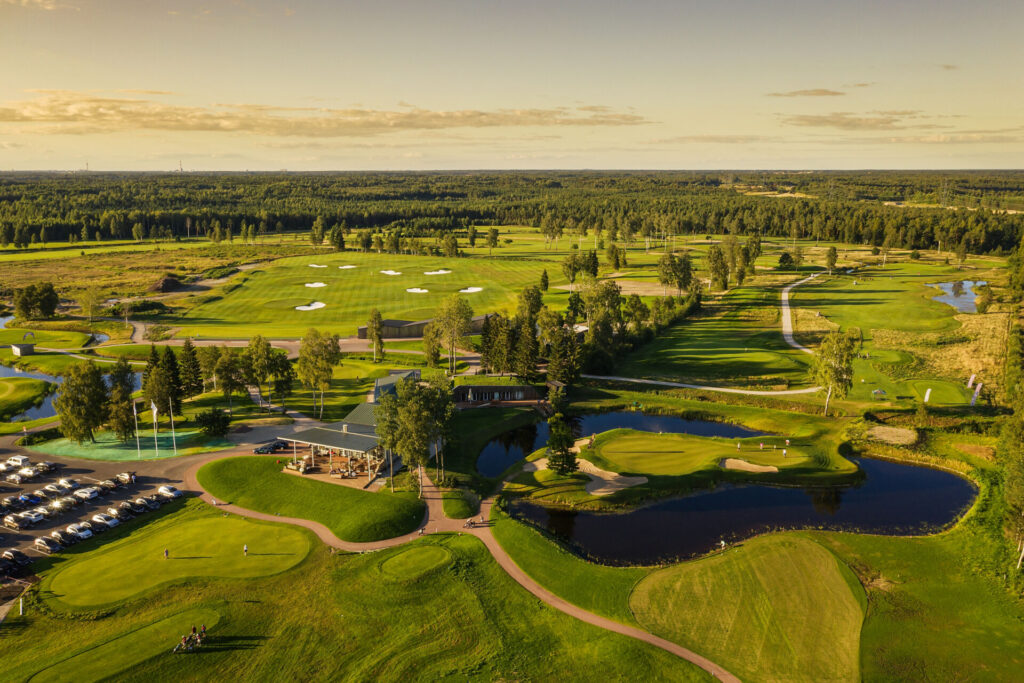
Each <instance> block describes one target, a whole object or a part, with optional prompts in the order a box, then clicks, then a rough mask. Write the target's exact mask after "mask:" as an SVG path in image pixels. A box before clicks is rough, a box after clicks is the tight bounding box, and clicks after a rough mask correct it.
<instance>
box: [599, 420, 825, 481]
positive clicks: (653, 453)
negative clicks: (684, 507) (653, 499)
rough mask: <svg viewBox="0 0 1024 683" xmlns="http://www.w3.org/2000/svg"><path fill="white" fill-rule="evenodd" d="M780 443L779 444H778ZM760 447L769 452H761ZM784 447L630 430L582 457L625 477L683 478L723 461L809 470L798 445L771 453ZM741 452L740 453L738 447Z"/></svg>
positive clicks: (602, 440) (609, 436)
mask: <svg viewBox="0 0 1024 683" xmlns="http://www.w3.org/2000/svg"><path fill="white" fill-rule="evenodd" d="M776 442H777V443H776ZM760 443H765V444H766V445H767V446H768V448H767V449H765V450H761V448H760ZM779 443H784V439H782V438H780V437H755V438H748V439H718V438H708V437H700V436H692V435H688V434H653V433H651V432H638V431H633V430H629V429H616V430H612V431H610V432H605V433H604V434H602V435H601V436H600V437H598V439H596V440H595V443H594V450H593V451H587V450H584V451H583V453H582V457H585V458H587V459H589V460H591V461H592V462H593V463H594V464H595V465H598V466H599V467H602V468H603V469H608V470H611V471H613V472H619V473H625V474H652V475H661V476H682V475H685V474H691V473H693V472H696V471H698V470H703V469H714V468H717V467H718V463H719V461H720V460H722V459H724V458H741V459H743V460H746V461H748V462H751V463H754V464H757V465H774V466H775V467H778V468H779V469H780V470H782V469H785V468H786V467H798V466H806V465H807V464H808V462H809V461H810V460H811V458H810V457H809V456H808V455H807V454H806V453H805V452H804V451H803V449H802V448H800V447H799V446H798V445H794V446H790V447H788V448H787V449H786V451H787V453H786V457H783V455H782V453H783V448H782V447H780V448H777V449H775V450H772V449H771V445H772V444H776V445H778V444H779ZM737 444H739V445H740V448H739V449H737V448H736V445H737Z"/></svg>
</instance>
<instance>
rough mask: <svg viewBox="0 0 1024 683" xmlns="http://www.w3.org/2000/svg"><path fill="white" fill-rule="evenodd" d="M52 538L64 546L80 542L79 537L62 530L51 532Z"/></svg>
mask: <svg viewBox="0 0 1024 683" xmlns="http://www.w3.org/2000/svg"><path fill="white" fill-rule="evenodd" d="M50 538H52V539H53V540H55V541H57V543H60V544H61V545H63V546H68V545H71V544H72V543H77V542H78V536H75V535H73V534H70V533H68V532H67V531H61V530H60V529H55V530H54V531H51V532H50Z"/></svg>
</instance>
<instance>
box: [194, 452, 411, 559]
mask: <svg viewBox="0 0 1024 683" xmlns="http://www.w3.org/2000/svg"><path fill="white" fill-rule="evenodd" d="M286 459H287V458H275V457H273V456H267V457H259V456H253V457H238V458H227V459H225V460H217V461H214V462H211V463H208V464H206V465H204V466H203V467H202V468H201V469H200V470H199V475H198V476H199V483H200V484H201V485H202V486H203V488H204V489H206V490H207V491H208V492H209V493H210V494H211V495H212V496H214V497H215V498H217V499H219V500H223V501H227V502H230V503H234V504H235V505H240V506H242V507H244V508H248V509H250V510H257V511H259V512H267V513H270V514H279V515H282V516H285V517H299V518H302V519H311V520H313V521H315V522H320V523H321V524H323V525H324V526H326V527H327V528H328V529H330V530H331V531H332V532H334V534H335V535H336V536H337V537H338V538H340V539H341V540H343V541H359V542H366V541H379V540H382V539H385V538H393V537H395V536H401V535H402V534H407V533H409V532H410V531H413V530H414V529H415V528H416V527H418V526H419V525H420V523H421V522H422V521H423V512H424V504H423V502H422V501H421V500H419V499H418V498H416V494H408V493H394V494H393V493H389V492H387V491H384V490H381V491H379V492H377V493H371V492H369V491H363V490H361V489H355V488H351V487H348V486H343V485H341V484H329V483H325V482H320V481H315V480H312V479H303V478H302V477H301V476H299V475H292V474H285V473H283V472H282V471H281V470H282V469H283V465H282V464H281V463H282V462H283V461H284V460H286ZM279 460H280V461H281V462H279Z"/></svg>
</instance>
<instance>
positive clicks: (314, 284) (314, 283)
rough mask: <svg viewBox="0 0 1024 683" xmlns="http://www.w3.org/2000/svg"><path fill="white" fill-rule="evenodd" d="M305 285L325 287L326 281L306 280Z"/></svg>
mask: <svg viewBox="0 0 1024 683" xmlns="http://www.w3.org/2000/svg"><path fill="white" fill-rule="evenodd" d="M306 286H307V287H326V286H327V283H326V282H307V283H306Z"/></svg>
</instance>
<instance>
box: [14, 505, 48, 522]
mask: <svg viewBox="0 0 1024 683" xmlns="http://www.w3.org/2000/svg"><path fill="white" fill-rule="evenodd" d="M18 516H19V517H21V518H22V519H24V520H25V521H26V522H28V523H29V524H39V522H41V521H43V520H44V519H46V515H44V514H43V513H41V512H39V508H33V509H32V510H25V511H24V512H19V513H18Z"/></svg>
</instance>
